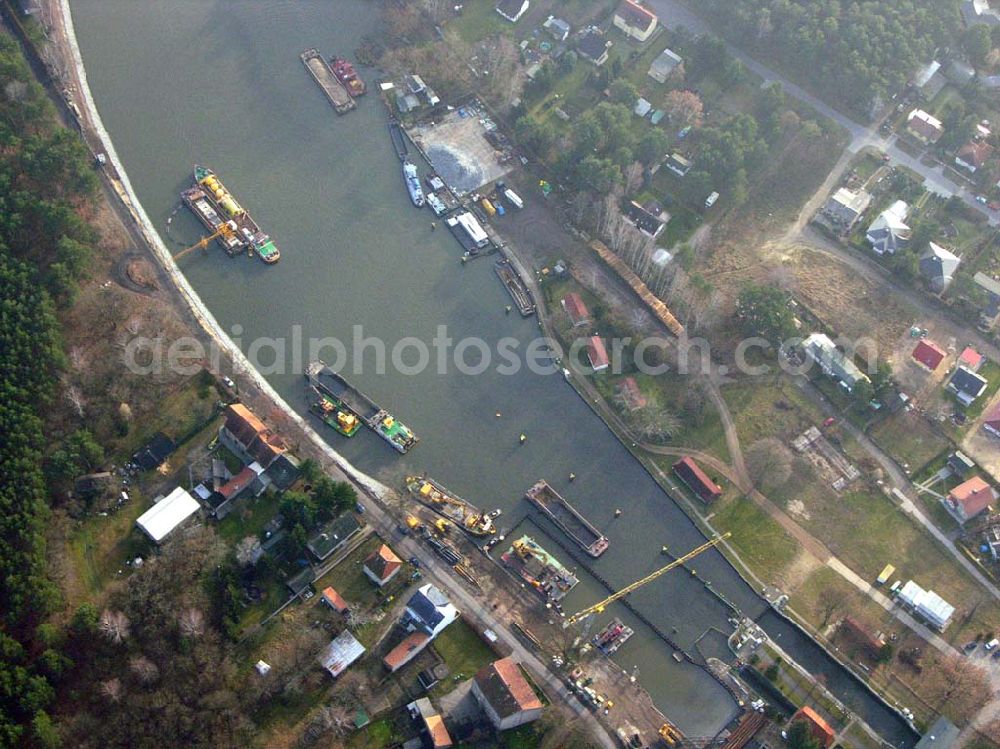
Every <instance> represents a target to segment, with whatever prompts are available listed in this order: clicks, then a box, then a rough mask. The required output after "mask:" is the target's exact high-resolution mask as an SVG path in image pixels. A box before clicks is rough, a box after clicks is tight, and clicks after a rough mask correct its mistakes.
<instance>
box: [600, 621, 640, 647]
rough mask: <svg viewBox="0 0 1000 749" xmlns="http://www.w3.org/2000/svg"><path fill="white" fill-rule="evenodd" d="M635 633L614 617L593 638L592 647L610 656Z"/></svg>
mask: <svg viewBox="0 0 1000 749" xmlns="http://www.w3.org/2000/svg"><path fill="white" fill-rule="evenodd" d="M634 634H635V631H634V630H633V629H632V628H631V627H629V626H628V625H626V624H625V623H624V622H623V621H622V620H621V619H619V618H618V617H615V618H614V619H612V620H611V623H610V624H609V625H608V626H607V627H605V628H604V629H602V630H601V631H600V632H598V633H597V634H596V635H595V636H594V646H595V647H596V648H597V649H598V650H600V651H601V652H602V653H604V654H605V655H612V654H614V653H615V652H617V651H618V648H620V647H621V646H622V645H624V644H625V643H626V642H627V641H628V639H629V638H630V637H631V636H632V635H634Z"/></svg>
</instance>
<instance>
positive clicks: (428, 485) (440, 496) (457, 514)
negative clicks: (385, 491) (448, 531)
mask: <svg viewBox="0 0 1000 749" xmlns="http://www.w3.org/2000/svg"><path fill="white" fill-rule="evenodd" d="M406 488H407V489H408V490H409V492H410V494H412V495H413V496H414V497H415V498H416V499H417V501H418V502H420V503H421V504H423V505H426V506H427V507H429V508H431V509H432V510H434V512H436V513H437V514H438V515H440V516H441V517H443V518H446V519H448V520H450V521H451V522H453V523H454V524H455V525H457V526H458V527H459V528H461V529H462V530H464V531H465V532H467V533H469V534H470V535H472V536H490V535H493V534H494V533H496V532H497V529H496V526H495V525H494V524H493V520H494V519H495V518H498V517H500V513H501V510H499V509H497V510H494V511H493V512H483V511H482V510H480V509H479V508H478V507H476V506H475V505H473V504H470V503H469V502H466V501H465V500H464V499H462V498H461V497H459V496H458V495H457V494H454V493H453V492H450V491H448V490H447V489H445V488H444V487H443V486H441V484H439V483H438V482H437V481H435V480H434V479H432V478H428V477H427V476H407V477H406Z"/></svg>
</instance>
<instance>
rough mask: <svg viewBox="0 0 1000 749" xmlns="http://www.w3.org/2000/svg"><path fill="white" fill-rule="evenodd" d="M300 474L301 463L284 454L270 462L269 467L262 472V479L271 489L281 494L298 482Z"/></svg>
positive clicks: (295, 458)
mask: <svg viewBox="0 0 1000 749" xmlns="http://www.w3.org/2000/svg"><path fill="white" fill-rule="evenodd" d="M301 473H302V462H301V461H300V460H299V459H298V458H297V457H295V456H294V455H292V454H291V453H287V452H286V453H282V454H281V455H279V456H278V457H277V458H275V459H274V460H273V461H271V465H269V466H268V467H267V470H266V471H265V472H264V478H265V481H266V482H269V483H270V485H271V486H272V487H273V488H275V489H277V490H278V491H279V492H283V491H285V490H287V489H290V488H291V486H292V484H294V483H295V482H296V481H298V479H299V475H300V474H301Z"/></svg>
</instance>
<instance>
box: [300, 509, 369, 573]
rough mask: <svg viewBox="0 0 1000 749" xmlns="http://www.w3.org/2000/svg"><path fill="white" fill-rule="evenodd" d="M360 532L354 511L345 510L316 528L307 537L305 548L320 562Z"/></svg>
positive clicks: (359, 524) (359, 525)
mask: <svg viewBox="0 0 1000 749" xmlns="http://www.w3.org/2000/svg"><path fill="white" fill-rule="evenodd" d="M360 532H361V523H359V522H358V519H357V518H356V517H355V516H354V513H351V512H345V513H342V514H341V515H338V516H337V517H335V518H334V519H333V520H331V521H330V522H329V523H326V524H325V525H323V526H322V527H320V528H318V529H317V530H316V532H315V533H313V535H312V536H310V537H309V538H308V539H307V541H306V548H308V549H309V551H310V552H312V555H313V556H314V557H316V559H318V560H319V561H321V562H322V561H323V560H324V559H327V558H328V557H329V556H330V555H331V554H333V552H335V551H336V550H337V549H340V548H342V547H343V546H344V544H346V543H347V542H348V541H349V540H350V539H351V538H353V537H354V535H355V534H356V533H360Z"/></svg>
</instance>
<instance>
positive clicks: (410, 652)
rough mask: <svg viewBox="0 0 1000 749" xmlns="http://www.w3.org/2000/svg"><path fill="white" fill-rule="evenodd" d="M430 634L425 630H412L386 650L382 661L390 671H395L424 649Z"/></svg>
mask: <svg viewBox="0 0 1000 749" xmlns="http://www.w3.org/2000/svg"><path fill="white" fill-rule="evenodd" d="M430 641H431V636H430V635H429V634H427V633H426V632H413V633H411V634H409V635H407V636H406V638H405V639H404V640H403V641H402V642H401V643H399V644H398V645H397V646H396V647H394V648H393V649H392V650H390V651H389V652H388V654H387V655H386V656H385V658H383V659H382V663H383V664H384V665H385V667H386V668H388V669H389V670H390V671H395V670H396V669H398V668H399V667H400V666H402V665H404V664H405V663H407V662H408V661H409V660H410V659H411V658H413V657H414V656H415V655H416V654H417V653H419V652H420V651H421V650H423V649H424V647H425V646H426V645H427V643H428V642H430Z"/></svg>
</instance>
